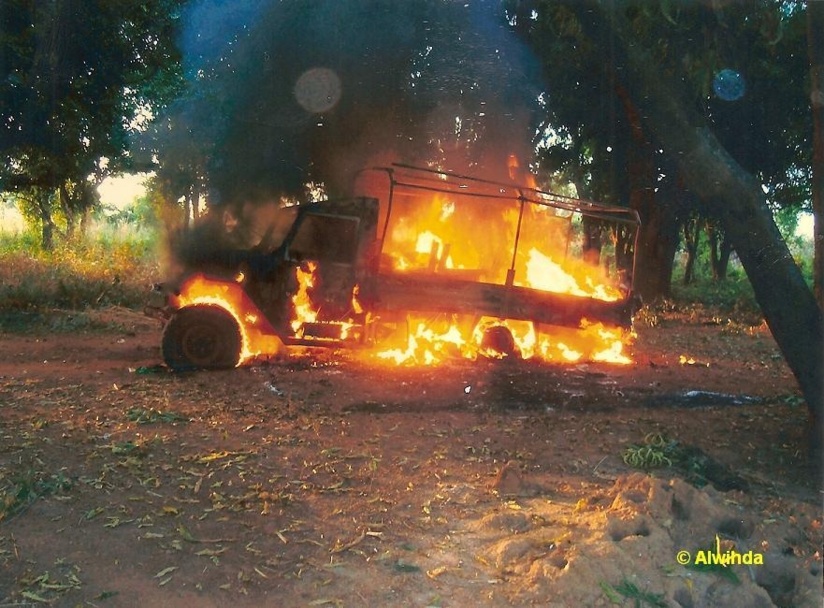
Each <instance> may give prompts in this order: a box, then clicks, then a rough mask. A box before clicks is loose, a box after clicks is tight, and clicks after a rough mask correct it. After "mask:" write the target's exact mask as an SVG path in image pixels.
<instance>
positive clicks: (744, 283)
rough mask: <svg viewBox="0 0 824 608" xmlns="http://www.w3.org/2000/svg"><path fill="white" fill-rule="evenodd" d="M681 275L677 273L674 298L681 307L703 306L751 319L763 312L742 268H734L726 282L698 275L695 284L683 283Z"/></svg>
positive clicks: (674, 280) (674, 282)
mask: <svg viewBox="0 0 824 608" xmlns="http://www.w3.org/2000/svg"><path fill="white" fill-rule="evenodd" d="M680 278H681V277H680V273H679V272H676V273H675V276H674V277H673V285H672V297H673V300H674V301H675V302H677V303H678V304H679V305H680V306H682V307H683V306H693V305H701V306H702V307H704V308H708V309H714V310H716V311H717V312H719V313H723V314H724V315H729V316H731V317H734V318H737V319H751V318H752V317H757V316H760V315H761V308H760V307H759V306H758V303H757V302H756V300H755V294H754V293H753V290H752V286H751V285H750V282H749V280H748V279H747V277H746V275H745V274H744V272H743V271H742V270H740V269H731V270H730V272H729V274H728V276H727V278H726V279H725V280H723V281H713V280H712V279H710V278H708V277H706V276H699V277H698V279H697V280H696V281H694V282H693V283H692V284H690V285H684V284H683V282H682V281H680V280H679V279H680Z"/></svg>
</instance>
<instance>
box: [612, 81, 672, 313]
mask: <svg viewBox="0 0 824 608" xmlns="http://www.w3.org/2000/svg"><path fill="white" fill-rule="evenodd" d="M616 94H617V95H618V98H619V99H620V100H621V102H622V105H623V108H624V113H625V115H626V117H627V120H628V121H629V123H630V125H631V132H632V139H631V144H630V147H629V151H628V158H627V174H628V178H629V189H630V193H629V206H630V208H632V209H635V210H636V211H637V212H638V215H639V217H640V218H641V227H640V230H639V234H638V243H637V247H638V250H637V252H636V258H635V276H634V281H633V285H634V287H635V292H636V293H637V294H638V295H640V296H641V299H642V300H643V301H645V302H652V301H655V300H659V299H661V298H669V297H670V295H671V281H672V267H673V264H674V261H675V250H676V249H677V247H678V224H677V221H676V218H675V212H674V207H673V205H672V204H671V202H670V201H668V200H667V198H666V196H661V193H662V191H661V190H660V189H659V188H657V187H656V185H657V184H656V178H657V175H658V170H657V167H656V164H655V148H654V146H653V145H652V143H651V142H650V138H649V137H648V134H647V133H646V132H645V129H644V125H643V124H642V122H641V118H640V115H639V113H638V108H637V107H636V106H635V104H634V103H633V101H632V99H631V98H630V96H629V94H628V91H626V90H625V89H624V88H623V87H622V86H620V85H618V87H617V89H616Z"/></svg>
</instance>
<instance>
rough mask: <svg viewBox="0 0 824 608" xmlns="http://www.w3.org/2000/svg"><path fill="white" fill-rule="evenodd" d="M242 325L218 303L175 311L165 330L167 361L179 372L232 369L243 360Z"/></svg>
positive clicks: (163, 346)
mask: <svg viewBox="0 0 824 608" xmlns="http://www.w3.org/2000/svg"><path fill="white" fill-rule="evenodd" d="M241 343H242V339H241V336H240V328H239V327H238V325H237V322H236V321H235V319H234V318H233V317H232V315H230V314H229V313H228V312H226V311H225V310H223V309H222V308H220V307H218V306H193V307H189V308H183V309H181V310H179V311H177V312H176V313H175V315H174V316H173V317H172V318H171V320H170V321H169V322H168V323H167V324H166V328H165V329H164V330H163V341H162V347H161V349H162V352H163V361H164V362H165V363H166V365H168V366H169V368H171V369H173V370H175V371H186V370H193V369H231V368H233V367H235V366H237V364H238V363H239V361H240V350H241Z"/></svg>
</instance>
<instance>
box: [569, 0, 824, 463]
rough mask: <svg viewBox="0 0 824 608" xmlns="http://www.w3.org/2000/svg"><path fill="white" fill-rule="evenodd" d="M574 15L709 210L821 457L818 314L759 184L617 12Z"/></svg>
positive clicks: (586, 9)
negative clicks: (611, 60) (610, 54)
mask: <svg viewBox="0 0 824 608" xmlns="http://www.w3.org/2000/svg"><path fill="white" fill-rule="evenodd" d="M808 4H809V3H808ZM812 4H815V3H812ZM571 6H573V7H574V6H576V4H575V3H571ZM577 13H578V15H579V18H580V19H581V23H582V26H583V27H584V28H585V31H587V32H588V33H589V35H590V36H591V37H592V38H593V39H594V40H596V41H603V43H604V44H607V43H609V44H611V46H612V48H613V49H614V51H615V61H616V69H617V71H618V77H619V79H620V80H621V81H622V84H623V86H625V87H626V89H627V90H628V91H629V93H630V95H631V96H632V98H633V101H634V103H635V104H636V105H637V106H638V107H639V108H640V109H641V116H642V120H643V121H644V123H645V124H646V125H647V126H648V127H649V129H650V131H651V132H652V133H653V134H654V135H655V137H656V140H657V141H658V143H659V144H660V145H661V146H662V148H663V149H664V151H665V153H666V154H668V155H670V156H672V157H674V158H675V159H677V163H678V167H679V170H680V172H681V175H682V176H683V178H684V181H685V183H686V185H687V187H688V188H689V189H690V190H691V191H692V192H694V193H695V194H696V195H698V196H699V197H700V198H701V200H702V201H704V202H705V203H707V204H709V205H712V209H713V211H714V213H715V214H716V215H717V217H719V219H720V220H721V222H722V225H723V227H724V231H725V232H726V234H727V235H728V237H729V239H730V242H731V244H732V246H733V248H734V249H735V251H736V253H737V254H738V258H739V259H740V260H741V263H742V265H743V266H744V269H745V271H746V272H747V276H748V277H749V279H750V283H751V284H752V287H753V291H754V292H755V297H756V299H757V301H758V303H759V305H760V306H761V310H762V312H763V313H764V318H765V320H766V321H767V324H768V325H769V327H770V330H771V331H772V334H773V337H774V338H775V340H776V342H777V344H778V346H779V348H780V349H781V352H782V353H783V355H784V358H785V359H786V361H787V364H788V365H789V367H790V369H791V370H792V372H793V374H794V375H795V377H796V379H797V381H798V384H799V386H800V388H801V391H802V393H803V394H804V399H805V401H806V402H807V406H808V408H809V409H808V411H809V414H810V422H811V425H810V428H809V430H810V435H809V439H810V442H811V445H812V446H813V448H814V451H815V452H818V450H819V449H820V446H821V439H822V409H823V408H824V382H823V381H822V378H824V373H822V372H824V352H822V314H821V309H820V308H819V307H818V304H817V302H816V300H815V297H814V296H813V293H812V291H811V290H810V289H809V288H808V287H807V285H806V283H805V282H804V279H803V277H802V275H801V271H800V270H799V268H798V266H796V264H795V261H794V260H793V258H792V255H791V254H790V251H789V249H788V248H787V245H786V243H785V242H784V240H783V239H782V238H781V234H780V233H779V231H778V228H777V227H776V225H775V222H774V221H773V217H772V214H771V213H770V210H769V207H768V205H767V200H766V197H765V195H764V192H763V190H762V189H761V187H760V184H759V183H758V181H757V180H756V179H755V178H754V177H753V176H752V175H750V174H748V173H747V172H746V171H744V170H743V169H742V168H741V166H740V165H739V164H738V163H737V162H736V161H735V160H734V159H733V158H732V157H731V156H730V155H729V154H728V153H727V151H726V150H725V149H724V148H723V147H722V146H721V144H720V143H719V141H718V140H717V139H716V137H715V136H714V135H713V133H712V131H711V130H710V128H709V126H708V125H707V123H706V120H705V119H704V118H703V117H702V116H700V115H698V114H697V113H695V112H692V111H690V110H689V109H688V106H687V103H686V102H685V101H684V100H686V99H688V97H687V96H686V94H685V93H684V92H683V91H682V84H681V82H679V81H677V80H676V79H674V78H673V77H671V76H669V75H668V74H666V73H665V72H664V71H663V70H662V69H660V67H659V66H658V65H656V64H655V62H654V61H653V59H652V57H651V56H650V54H649V52H648V51H646V50H645V49H643V48H641V47H639V46H638V45H637V44H636V43H635V40H634V39H633V38H632V36H631V33H630V29H629V27H628V25H627V24H626V22H625V19H624V17H623V16H622V14H621V13H620V11H618V10H610V9H608V8H605V7H604V5H603V4H597V5H592V4H589V3H587V4H586V5H585V6H579V7H578V8H577Z"/></svg>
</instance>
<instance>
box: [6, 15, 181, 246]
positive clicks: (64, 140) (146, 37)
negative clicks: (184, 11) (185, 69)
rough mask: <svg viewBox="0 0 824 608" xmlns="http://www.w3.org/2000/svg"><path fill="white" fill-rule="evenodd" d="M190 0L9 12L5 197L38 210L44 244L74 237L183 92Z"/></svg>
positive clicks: (132, 165) (7, 20) (7, 19)
mask: <svg viewBox="0 0 824 608" xmlns="http://www.w3.org/2000/svg"><path fill="white" fill-rule="evenodd" d="M181 3H182V0H122V1H120V2H105V1H103V0H84V1H82V2H81V1H78V0H51V1H49V2H32V1H30V0H4V2H3V3H2V4H0V190H2V191H5V192H14V193H18V194H20V195H22V196H24V198H26V199H28V200H31V201H35V202H34V205H33V208H34V209H36V211H37V220H38V222H39V223H40V225H41V229H42V244H43V246H44V247H45V248H50V247H51V246H52V244H53V239H54V232H55V222H54V217H53V216H54V214H55V213H56V212H57V211H58V210H59V211H60V212H61V213H62V215H63V217H64V221H65V223H66V229H67V231H68V232H72V230H73V229H74V227H75V226H77V224H78V222H80V221H81V220H82V218H83V216H84V215H85V214H86V213H87V212H88V211H89V210H90V209H91V208H92V207H93V206H94V205H95V204H96V203H97V199H96V197H95V194H94V191H95V187H96V186H97V185H98V184H99V183H100V181H101V180H102V179H103V177H105V176H106V175H108V174H111V173H115V172H120V171H124V170H132V169H134V168H135V167H134V164H133V158H132V157H131V156H130V154H129V138H130V135H131V134H132V133H133V132H134V131H135V130H136V129H137V128H138V126H137V125H138V123H139V122H140V121H141V120H143V119H145V117H146V116H145V112H146V111H156V110H157V108H158V107H159V106H162V105H163V104H164V103H165V102H166V101H167V100H168V99H169V98H170V97H171V95H172V94H173V93H174V92H175V89H176V80H177V79H176V76H175V75H176V72H177V69H178V54H177V50H176V47H175V45H174V38H175V28H176V16H177V11H178V8H179V5H180V4H181Z"/></svg>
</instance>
